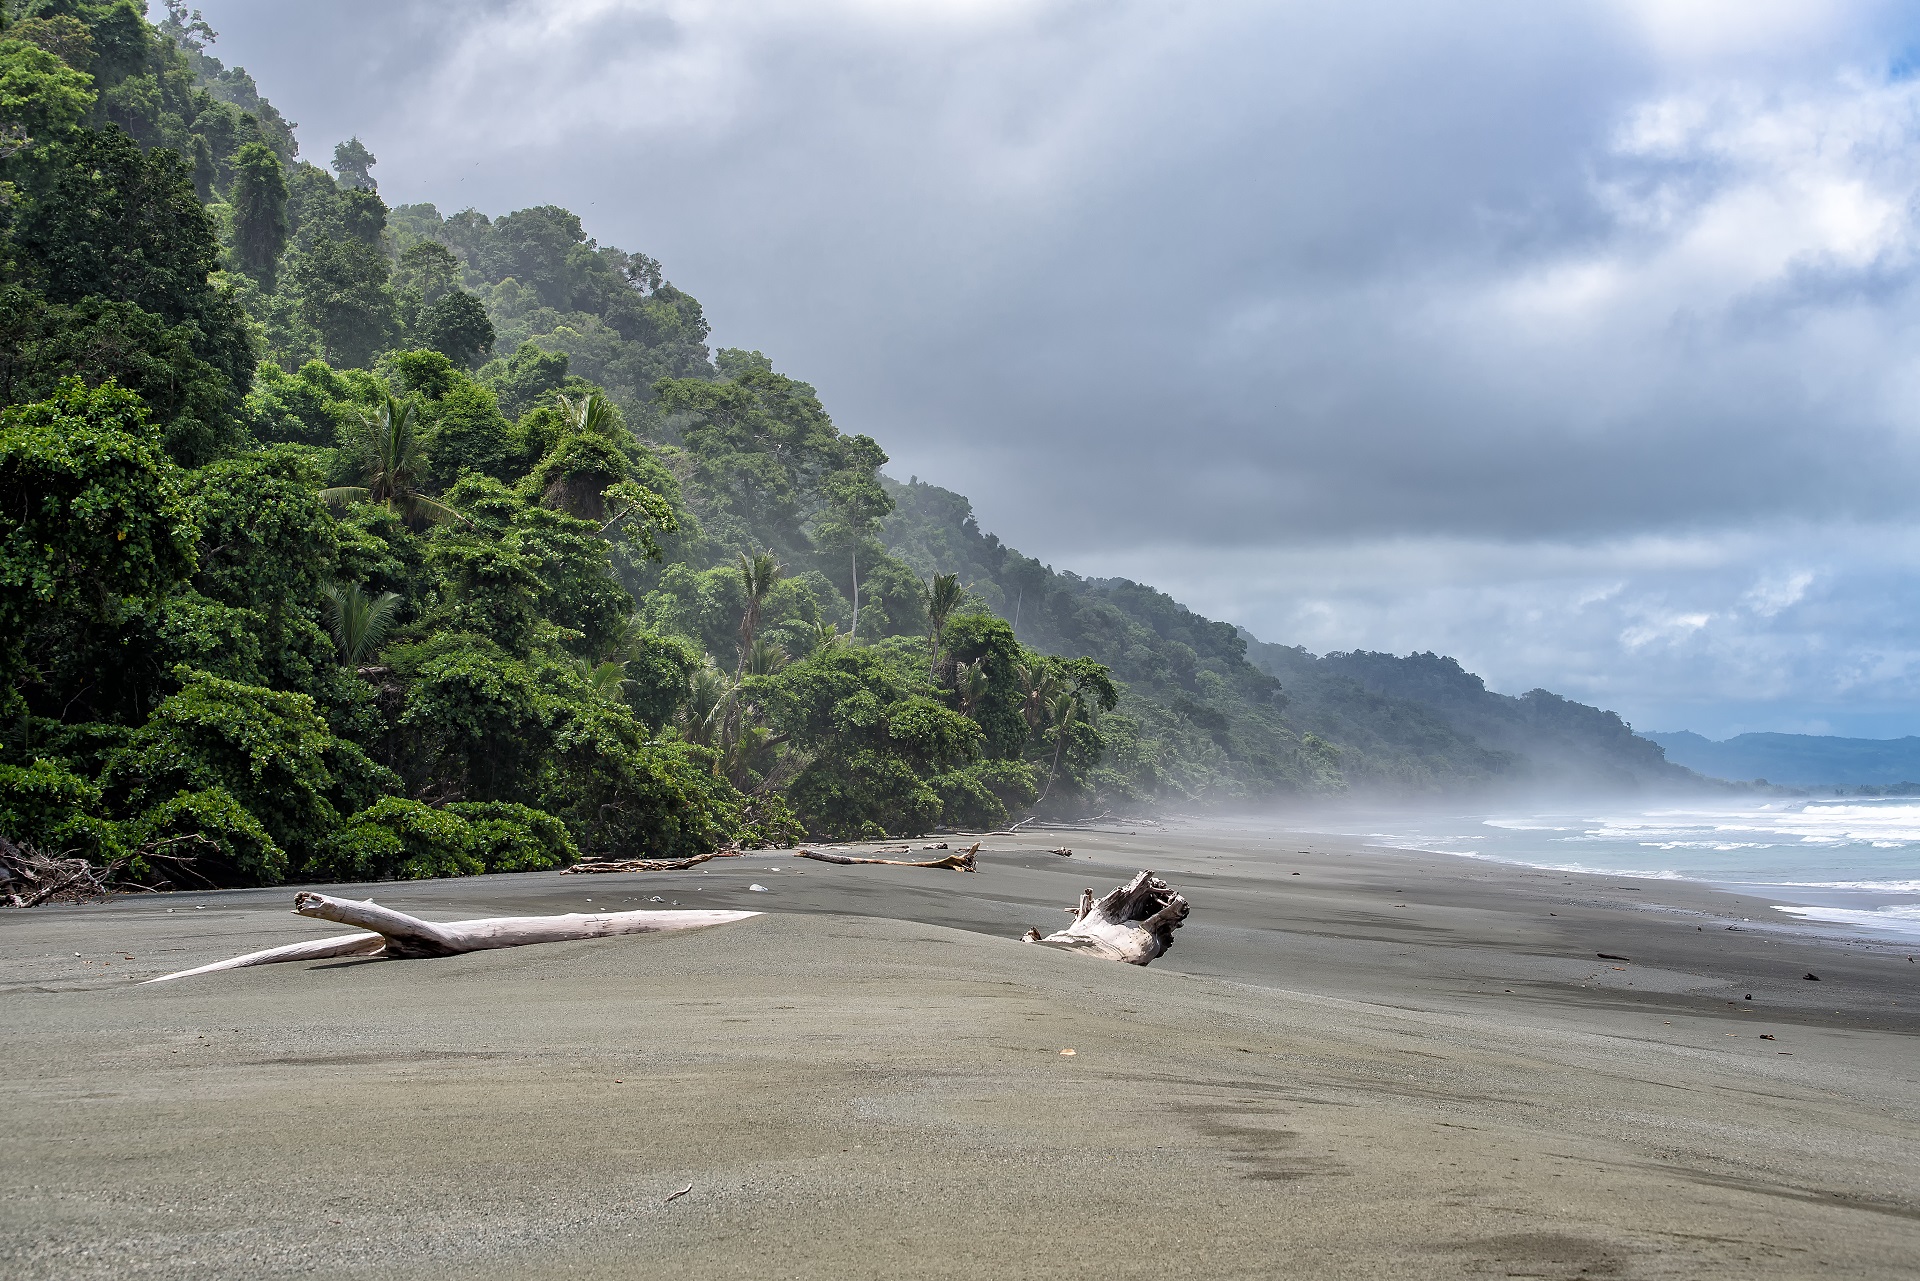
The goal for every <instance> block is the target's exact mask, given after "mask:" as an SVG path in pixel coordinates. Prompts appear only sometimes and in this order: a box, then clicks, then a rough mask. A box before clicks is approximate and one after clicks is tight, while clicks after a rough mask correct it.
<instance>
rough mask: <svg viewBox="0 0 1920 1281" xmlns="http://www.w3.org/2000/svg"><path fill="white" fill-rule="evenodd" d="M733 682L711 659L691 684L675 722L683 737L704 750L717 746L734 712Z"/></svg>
mask: <svg viewBox="0 0 1920 1281" xmlns="http://www.w3.org/2000/svg"><path fill="white" fill-rule="evenodd" d="M733 703H734V697H733V682H732V680H730V679H729V678H728V677H727V674H726V673H725V672H723V671H721V670H720V669H719V668H717V667H715V666H714V665H713V661H712V660H711V659H709V660H708V661H707V663H706V664H705V665H704V666H702V667H701V668H700V669H699V670H698V671H696V672H694V674H693V676H692V678H691V679H690V680H689V681H688V689H687V699H686V701H685V702H684V703H682V704H681V705H680V711H679V713H678V715H677V716H676V717H675V720H676V721H677V722H678V724H679V726H680V736H681V737H682V738H685V739H686V740H687V741H688V742H689V743H698V744H699V745H700V746H702V747H714V746H716V745H717V744H716V742H715V740H716V739H718V738H721V737H722V736H723V734H724V730H725V726H726V723H727V720H728V719H729V717H730V715H731V713H732V711H733Z"/></svg>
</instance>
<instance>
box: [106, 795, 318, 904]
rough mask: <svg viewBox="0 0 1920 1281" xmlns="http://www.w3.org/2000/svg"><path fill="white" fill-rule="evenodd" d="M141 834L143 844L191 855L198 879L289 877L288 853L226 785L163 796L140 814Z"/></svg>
mask: <svg viewBox="0 0 1920 1281" xmlns="http://www.w3.org/2000/svg"><path fill="white" fill-rule="evenodd" d="M136 835H137V837H138V841H139V844H140V845H141V846H144V847H147V848H154V847H158V846H161V845H163V844H164V845H167V846H169V847H170V848H171V849H172V850H173V852H174V853H175V854H176V855H177V856H178V857H180V858H183V859H189V860H191V867H192V875H193V877H194V878H195V879H199V880H204V881H209V882H211V883H213V884H215V885H278V884H279V883H280V882H282V881H284V880H285V879H286V877H287V855H286V852H285V851H284V850H282V849H281V848H280V847H279V846H278V845H276V844H275V843H274V840H273V837H271V836H270V835H268V834H267V829H266V828H265V827H263V826H261V824H260V821H259V820H258V819H256V818H254V816H253V815H252V814H251V813H250V812H248V810H247V808H246V806H244V805H242V804H241V803H240V802H239V801H238V800H236V799H234V796H233V794H232V793H231V792H229V791H227V790H226V789H225V788H223V787H211V788H207V789H206V790H204V791H199V792H181V793H179V794H178V795H176V796H172V797H169V798H168V799H167V800H164V801H161V802H160V803H159V804H157V805H155V806H154V807H153V808H152V809H150V810H148V811H146V813H144V814H142V815H141V816H140V818H139V822H138V824H137V825H136ZM180 838H186V839H184V840H181V839H180Z"/></svg>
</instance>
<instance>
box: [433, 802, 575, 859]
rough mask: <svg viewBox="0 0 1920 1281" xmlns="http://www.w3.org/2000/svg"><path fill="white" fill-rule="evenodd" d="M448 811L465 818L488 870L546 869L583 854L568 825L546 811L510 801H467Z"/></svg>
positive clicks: (447, 809) (477, 851)
mask: <svg viewBox="0 0 1920 1281" xmlns="http://www.w3.org/2000/svg"><path fill="white" fill-rule="evenodd" d="M446 812H447V813H449V814H453V815H457V816H458V817H460V818H462V819H465V820H466V822H467V825H468V827H469V828H470V829H471V830H472V832H473V852H474V854H475V856H476V857H478V858H479V860H480V862H481V863H482V864H483V865H484V866H485V868H486V870H487V871H489V872H544V871H546V870H548V869H549V868H555V867H565V866H566V865H567V864H569V863H572V862H575V861H577V860H578V859H579V857H580V850H579V848H578V847H577V846H576V845H575V844H574V841H573V835H572V833H570V832H568V831H567V825H566V824H565V823H563V822H561V821H560V820H559V819H557V818H555V817H554V816H553V815H551V814H548V813H545V812H544V811H541V810H537V809H534V808H533V807H531V806H528V805H516V804H514V803H512V802H511V801H464V802H457V803H455V804H452V805H449V806H447V807H446Z"/></svg>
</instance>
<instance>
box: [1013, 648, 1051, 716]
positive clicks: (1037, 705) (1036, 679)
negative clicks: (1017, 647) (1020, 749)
mask: <svg viewBox="0 0 1920 1281" xmlns="http://www.w3.org/2000/svg"><path fill="white" fill-rule="evenodd" d="M1013 677H1014V679H1015V680H1017V681H1018V682H1020V717H1021V719H1022V720H1024V721H1026V723H1027V729H1028V731H1029V732H1031V731H1035V730H1038V729H1039V728H1040V726H1041V723H1042V722H1044V721H1045V720H1046V719H1047V713H1048V708H1049V707H1050V706H1051V704H1052V702H1053V697H1054V695H1055V694H1056V693H1058V692H1059V690H1060V679H1059V678H1058V677H1057V676H1055V675H1054V674H1053V673H1052V672H1050V671H1048V670H1047V669H1046V668H1044V667H1043V668H1041V669H1040V670H1039V671H1037V672H1036V671H1034V670H1033V669H1032V668H1030V667H1028V666H1027V665H1026V664H1025V663H1021V664H1019V665H1017V666H1015V667H1014V669H1013Z"/></svg>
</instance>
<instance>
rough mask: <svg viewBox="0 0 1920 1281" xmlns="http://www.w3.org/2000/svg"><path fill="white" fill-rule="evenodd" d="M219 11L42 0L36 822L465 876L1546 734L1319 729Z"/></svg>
mask: <svg viewBox="0 0 1920 1281" xmlns="http://www.w3.org/2000/svg"><path fill="white" fill-rule="evenodd" d="M213 39H214V33H213V31H212V30H211V28H210V27H209V26H208V24H207V23H206V22H205V21H204V20H203V19H202V18H201V17H200V15H199V14H198V13H197V12H191V13H190V12H188V11H187V10H186V9H184V8H182V7H180V6H177V5H170V6H169V7H168V16H167V18H166V20H165V21H164V22H161V23H159V24H150V23H148V21H147V20H146V18H145V16H144V14H143V12H142V10H141V9H140V8H139V7H138V6H137V5H135V4H133V3H131V2H130V0H112V2H109V0H28V2H27V3H24V4H22V3H9V4H8V5H7V7H6V9H5V26H4V28H3V29H0V295H3V296H0V405H4V407H5V408H4V410H3V411H0V834H4V835H6V836H8V837H10V838H12V839H13V840H15V841H18V842H21V843H22V844H24V845H28V846H31V847H34V848H38V849H43V850H51V851H60V852H63V853H71V854H77V855H79V856H82V857H85V858H88V859H91V860H94V861H96V862H99V863H103V864H104V863H114V864H117V865H120V866H124V867H126V868H128V869H129V874H130V875H133V876H136V877H139V876H145V877H148V878H149V879H159V878H161V877H163V876H168V875H176V874H177V873H175V872H170V871H169V870H168V869H170V868H178V867H180V866H182V864H181V863H180V862H179V859H180V858H181V857H182V856H184V855H187V854H189V853H190V855H191V860H192V861H191V867H192V874H193V875H195V876H198V877H200V878H202V879H204V880H206V881H208V882H211V883H215V884H221V885H243V884H271V883H277V882H282V881H287V880H317V879H366V878H382V877H423V876H444V875H461V874H470V873H477V872H484V871H516V870H528V869H539V868H549V867H554V866H558V865H562V864H565V863H569V862H572V861H574V860H576V859H579V858H581V857H584V856H591V857H597V858H613V859H622V858H633V857H645V856H660V857H670V858H671V857H688V856H693V855H697V854H701V853H705V852H709V851H712V850H714V849H716V848H719V847H722V846H726V845H733V844H739V845H748V846H756V845H778V844H791V843H793V842H795V841H797V840H799V839H801V838H803V837H806V836H819V837H826V838H877V837H882V836H887V837H894V836H902V835H909V834H917V833H921V832H925V831H928V830H931V829H933V828H935V827H947V828H969V829H983V828H989V827H994V826H997V825H1000V824H1003V823H1005V822H1007V821H1008V820H1009V818H1010V816H1012V815H1014V814H1016V813H1019V812H1024V811H1027V810H1030V809H1032V808H1034V807H1036V806H1039V807H1042V808H1043V809H1044V810H1045V811H1046V812H1049V813H1054V814H1069V815H1070V814H1082V815H1084V814H1093V813H1099V812H1103V811H1109V810H1113V809H1116V808H1118V807H1130V806H1136V805H1144V804H1150V803H1162V804H1165V803H1190V802H1199V801H1219V800H1231V801H1243V802H1244V801H1254V800H1259V799H1262V798H1268V797H1274V796H1288V795H1322V794H1328V793H1333V792H1338V791H1340V790H1341V789H1343V788H1345V787H1347V786H1349V784H1350V783H1353V782H1356V781H1358V782H1366V781H1378V780H1385V781H1389V782H1395V783H1398V784H1401V785H1404V786H1407V787H1411V788H1413V789H1414V790H1422V789H1425V790H1435V789H1438V788H1441V787H1446V786H1451V785H1454V784H1457V783H1461V782H1463V781H1464V782H1474V781H1485V780H1488V779H1493V778H1497V777H1500V776H1502V775H1503V773H1511V772H1512V771H1513V769H1514V768H1515V767H1516V762H1518V761H1520V759H1521V758H1520V757H1519V756H1518V755H1516V754H1515V753H1514V752H1512V751H1510V750H1507V749H1506V748H1504V747H1501V746H1486V745H1483V744H1482V743H1481V742H1480V741H1479V740H1478V739H1477V738H1476V737H1475V736H1474V733H1473V731H1471V730H1468V729H1462V728H1460V727H1459V726H1458V725H1457V724H1455V723H1454V722H1453V721H1449V720H1448V719H1447V717H1446V715H1445V714H1443V713H1441V712H1439V711H1435V710H1433V709H1431V708H1429V707H1427V706H1426V705H1425V704H1422V703H1420V702H1418V701H1416V700H1412V699H1409V698H1398V699H1397V701H1396V700H1395V699H1393V698H1385V697H1384V696H1381V695H1378V694H1365V696H1364V697H1360V698H1358V699H1349V700H1348V702H1349V703H1350V704H1351V706H1347V707H1345V708H1344V709H1334V708H1333V707H1332V704H1333V703H1335V702H1338V699H1332V698H1329V697H1325V696H1316V698H1315V699H1314V701H1313V703H1312V715H1310V716H1308V717H1306V718H1304V719H1303V718H1302V717H1301V716H1300V714H1299V712H1298V710H1297V709H1294V708H1290V707H1289V702H1288V699H1289V696H1290V695H1289V694H1283V692H1282V686H1281V681H1280V680H1279V679H1276V676H1275V672H1276V671H1277V670H1278V671H1282V672H1284V673H1286V674H1287V675H1288V679H1289V681H1290V683H1291V680H1292V677H1291V669H1290V668H1288V663H1291V662H1292V661H1293V660H1291V659H1289V660H1287V661H1286V662H1281V663H1279V664H1278V665H1277V666H1276V664H1275V663H1273V662H1263V663H1261V664H1256V663H1254V662H1251V661H1249V657H1248V654H1249V643H1248V638H1246V637H1245V636H1244V635H1242V634H1241V633H1239V632H1238V631H1236V629H1235V628H1233V627H1232V626H1230V625H1228V624H1225V623H1220V622H1215V621H1212V620H1209V619H1205V618H1202V617H1200V616H1198V615H1196V614H1194V613H1192V612H1191V611H1189V610H1187V609H1185V608H1184V607H1182V606H1180V605H1179V604H1178V603H1176V602H1174V601H1173V600H1171V599H1170V598H1169V597H1167V596H1165V595H1164V594H1162V593H1159V592H1157V591H1154V590H1153V589H1151V588H1147V587H1143V586H1140V585H1138V584H1134V583H1129V582H1125V581H1118V580H1111V581H1093V580H1086V579H1081V578H1078V577H1076V576H1074V575H1072V574H1067V573H1059V572H1055V571H1054V570H1052V569H1051V568H1050V567H1047V566H1044V565H1042V564H1041V563H1039V562H1038V561H1035V560H1033V559H1032V558H1029V557H1026V556H1023V555H1021V554H1020V553H1018V552H1016V551H1014V550H1013V549H1011V548H1008V547H1006V546H1005V545H1003V544H1002V543H1000V542H999V540H998V539H996V538H994V537H993V536H991V535H989V534H983V533H982V532H981V531H980V530H979V528H978V526H977V523H976V522H975V521H974V520H973V518H972V515H971V511H970V508H969V507H968V504H967V502H966V500H965V499H964V498H962V497H960V496H959V495H955V494H952V493H949V492H948V491H945V490H941V489H938V488H936V487H933V486H930V485H926V484H922V483H920V482H919V481H918V480H917V479H915V480H910V481H909V482H908V483H906V484H904V485H903V484H900V483H898V482H896V481H894V480H892V479H890V478H888V477H887V476H885V475H884V474H883V473H882V471H881V468H882V467H883V466H884V465H885V464H886V462H887V457H886V455H885V453H884V452H883V450H882V448H881V446H880V445H879V444H878V443H877V442H876V441H875V440H873V439H871V438H869V437H867V436H864V435H850V434H847V433H844V432H842V431H840V430H839V429H838V428H837V427H836V426H835V424H834V423H833V421H832V419H831V417H830V416H829V414H828V412H827V410H826V408H825V406H823V405H822V403H821V401H820V399H819V397H818V396H817V395H816V393H815V391H814V389H813V388H812V387H811V386H809V385H808V384H807V383H805V382H802V381H800V380H798V379H796V378H794V377H792V376H791V375H790V374H787V373H783V372H780V371H779V370H777V369H776V367H775V365H774V363H773V361H772V360H771V359H769V358H768V357H767V356H765V355H763V354H761V353H759V352H755V351H741V350H733V349H721V350H719V351H712V350H710V349H709V346H708V344H707V338H708V324H707V320H706V318H705V315H704V313H703V311H702V309H701V306H700V304H699V302H698V301H697V300H696V299H695V298H694V297H692V296H691V295H690V294H688V293H686V292H685V291H683V290H681V289H679V288H677V287H675V286H674V285H673V284H672V283H671V282H670V281H669V280H668V279H667V278H666V275H665V272H664V268H663V267H662V265H661V264H660V263H659V262H658V261H656V260H655V259H653V258H650V257H648V256H647V255H645V254H643V253H638V252H630V251H626V250H622V249H618V248H614V247H611V246H605V245H601V244H599V243H598V242H597V241H596V240H594V239H593V238H591V237H590V236H589V235H588V234H587V231H586V229H585V227H584V226H583V225H582V223H581V221H580V219H579V218H578V217H577V216H576V215H575V214H573V213H571V212H569V211H567V210H565V209H561V208H558V207H555V206H537V207H534V208H528V209H522V210H518V211H515V212H512V213H508V214H506V215H504V216H500V217H497V218H496V217H489V216H487V215H485V214H482V213H479V212H477V211H475V210H472V209H465V210H460V211H456V212H453V213H442V212H441V211H440V210H439V209H437V208H436V207H434V206H432V205H425V204H416V205H402V206H398V207H389V206H388V205H387V203H386V202H385V201H384V200H383V199H382V198H381V196H380V194H379V183H378V180H377V177H376V176H375V170H376V169H377V167H378V162H377V159H376V157H375V156H374V155H373V154H372V153H371V152H370V151H369V150H368V149H367V148H366V147H365V146H364V145H362V144H361V143H360V142H359V141H358V140H349V141H347V142H344V143H341V144H339V145H338V146H337V147H335V148H334V150H333V152H332V155H331V159H330V161H329V163H328V164H326V165H324V166H323V165H320V164H315V163H312V162H310V161H308V160H306V159H304V158H303V157H302V156H301V153H300V148H299V144H298V142H297V140H296V138H295V134H294V129H293V127H292V126H291V125H290V124H289V123H288V122H287V121H286V120H285V118H284V117H283V116H282V115H281V114H280V113H279V112H278V111H277V110H276V109H275V108H274V107H273V105H272V104H271V103H270V102H268V101H267V100H266V99H265V98H264V97H262V96H261V94H260V92H259V90H258V87H257V86H256V85H255V83H254V82H253V80H252V78H251V77H250V76H248V75H247V73H246V72H245V71H244V70H242V69H240V68H229V67H226V66H225V65H223V64H222V63H221V62H220V61H219V60H218V59H217V58H215V57H214V56H213V55H212V54H211V53H210V52H209V48H210V45H211V43H212V41H213ZM1309 657H1310V656H1309ZM1303 661H1304V660H1303ZM1293 666H1295V667H1298V666H1301V663H1293ZM1308 666H1310V664H1308ZM1308 684H1309V685H1312V684H1313V682H1312V681H1311V680H1309V681H1308ZM1324 684H1325V683H1324V682H1322V684H1321V686H1315V688H1316V689H1322V693H1323V694H1324V688H1323V687H1324ZM1355 688H1357V689H1358V688H1361V686H1360V685H1358V684H1356V686H1355ZM1363 693H1364V691H1363ZM1531 697H1532V696H1529V698H1531ZM1549 697H1550V696H1549ZM1369 698H1371V699H1372V700H1373V702H1372V703H1368V699H1369ZM1561 701H1562V702H1564V700H1561ZM1568 706H1573V707H1577V706H1578V705H1568ZM1383 709H1384V710H1383ZM1583 710H1584V711H1586V712H1591V711H1592V710H1593V709H1583ZM1595 715H1604V714H1600V713H1595ZM1615 724H1616V725H1617V718H1615ZM1619 729H1620V731H1621V732H1622V733H1624V734H1625V740H1631V741H1627V742H1625V748H1624V750H1625V751H1627V753H1628V754H1629V755H1632V754H1633V753H1635V752H1639V750H1640V749H1639V748H1637V747H1634V746H1633V744H1634V743H1637V742H1639V741H1640V740H1633V739H1632V735H1631V734H1630V732H1626V731H1625V727H1624V726H1620V727H1619ZM1608 732H1609V733H1611V732H1612V731H1611V730H1609V731H1608ZM1616 737H1618V735H1616ZM1623 741H1624V740H1623ZM1410 744H1411V746H1410ZM1649 746H1650V745H1649ZM1640 755H1642V756H1644V755H1645V753H1643V752H1642V753H1640ZM1658 755H1659V754H1658V749H1657V748H1655V749H1653V753H1652V757H1651V758H1649V760H1650V762H1652V763H1653V764H1654V765H1657V764H1658ZM1636 759H1637V758H1636ZM162 851H167V853H166V854H164V855H163V854H162Z"/></svg>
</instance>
